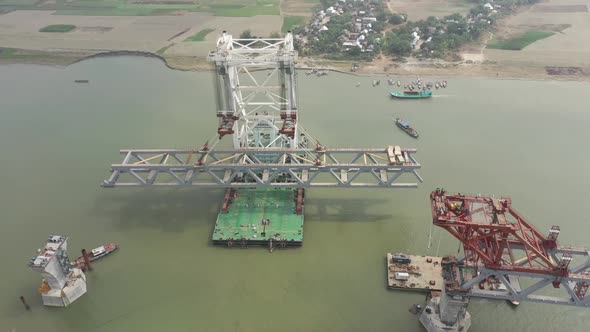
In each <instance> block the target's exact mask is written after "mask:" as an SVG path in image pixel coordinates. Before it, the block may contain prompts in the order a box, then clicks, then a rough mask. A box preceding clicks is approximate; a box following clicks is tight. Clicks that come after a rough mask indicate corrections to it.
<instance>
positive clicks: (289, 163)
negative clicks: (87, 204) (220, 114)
mask: <svg viewBox="0 0 590 332" xmlns="http://www.w3.org/2000/svg"><path fill="white" fill-rule="evenodd" d="M390 150H391V149H322V150H307V149H288V148H283V149H281V148H262V149H251V148H250V149H237V150H220V151H216V150H186V149H185V150H160V149H156V150H121V151H120V152H121V154H122V155H123V156H124V157H123V161H122V162H121V163H119V164H113V165H111V171H112V174H111V176H110V178H109V179H107V180H105V181H103V183H102V186H103V187H109V188H110V187H145V186H153V187H217V188H253V187H294V188H295V187H296V188H308V187H346V188H366V187H372V188H414V187H417V183H416V182H409V183H408V182H403V183H402V182H398V181H397V180H398V178H399V177H400V176H401V175H402V174H404V173H408V174H411V175H413V176H415V177H416V178H417V179H418V180H419V181H420V182H421V181H422V178H421V177H420V175H419V174H418V172H417V170H418V169H419V168H420V164H419V163H418V162H417V161H416V159H415V158H414V153H415V152H416V150H415V149H401V152H402V154H403V156H404V157H405V158H404V161H403V162H400V161H399V160H397V159H395V158H394V160H395V162H392V161H391V159H390V156H389V155H388V151H390ZM261 160H264V161H261ZM321 174H322V175H321ZM323 174H325V175H327V176H325V175H323ZM320 175H321V176H320ZM361 181H366V182H361Z"/></svg>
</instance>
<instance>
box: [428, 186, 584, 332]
mask: <svg viewBox="0 0 590 332" xmlns="http://www.w3.org/2000/svg"><path fill="white" fill-rule="evenodd" d="M430 202H431V207H432V222H433V224H434V225H436V226H438V227H441V228H443V229H445V230H446V231H447V232H449V233H450V234H451V235H453V236H454V237H455V238H457V239H458V240H459V241H461V243H462V245H463V251H464V253H465V257H463V258H459V259H458V258H456V257H455V256H447V257H443V259H442V262H441V265H442V270H443V281H444V285H443V287H442V292H441V294H438V295H433V297H432V298H431V300H430V301H429V303H428V306H427V307H426V309H425V310H424V311H423V312H422V314H421V315H420V322H421V323H422V325H423V326H424V327H425V328H426V330H427V331H428V332H443V331H444V332H449V331H456V332H459V331H461V332H466V331H467V330H468V329H469V327H470V326H471V316H470V315H469V313H468V312H467V306H468V304H469V299H470V298H471V297H482V298H492V299H501V300H508V301H510V302H511V303H513V304H518V303H519V302H521V301H531V302H540V303H552V304H561V305H571V306H577V307H590V296H586V295H587V294H586V293H587V291H588V286H589V285H590V251H589V250H588V249H584V248H573V247H562V246H560V245H558V243H557V237H558V236H559V232H560V229H559V227H558V226H553V227H551V229H550V230H549V234H548V235H547V236H545V235H544V234H543V233H541V232H539V231H538V230H537V229H536V228H535V227H533V225H532V224H531V223H529V222H528V221H527V220H525V219H524V217H523V216H522V215H520V214H519V213H518V212H517V211H516V210H515V209H514V208H513V207H512V200H511V199H510V198H495V197H484V196H481V195H462V194H447V192H446V191H445V190H444V189H437V190H435V191H434V192H432V193H431V194H430ZM521 282H522V285H524V286H525V287H521ZM433 309H434V310H433Z"/></svg>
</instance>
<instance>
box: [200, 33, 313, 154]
mask: <svg viewBox="0 0 590 332" xmlns="http://www.w3.org/2000/svg"><path fill="white" fill-rule="evenodd" d="M208 60H209V61H210V62H213V63H214V64H215V71H216V75H215V80H216V81H215V91H216V103H217V117H218V118H219V125H218V130H217V132H218V135H219V137H223V136H224V135H232V138H233V145H234V148H236V149H241V148H248V147H255V148H258V147H290V148H301V147H304V146H305V143H307V142H306V139H305V135H304V133H303V132H302V131H300V130H299V129H298V126H297V100H296V91H297V84H296V74H295V62H296V60H297V52H296V51H295V50H294V48H293V35H292V34H291V33H287V35H286V36H285V38H278V39H234V38H233V37H232V36H231V35H229V34H226V33H225V32H224V33H223V34H222V35H221V36H220V37H219V38H218V39H217V49H216V51H213V52H211V53H210V54H209V57H208Z"/></svg>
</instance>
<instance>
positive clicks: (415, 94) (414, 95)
mask: <svg viewBox="0 0 590 332" xmlns="http://www.w3.org/2000/svg"><path fill="white" fill-rule="evenodd" d="M389 94H390V95H391V96H392V97H393V98H399V99H423V98H430V97H432V91H428V90H424V91H404V92H395V91H392V92H390V93H389Z"/></svg>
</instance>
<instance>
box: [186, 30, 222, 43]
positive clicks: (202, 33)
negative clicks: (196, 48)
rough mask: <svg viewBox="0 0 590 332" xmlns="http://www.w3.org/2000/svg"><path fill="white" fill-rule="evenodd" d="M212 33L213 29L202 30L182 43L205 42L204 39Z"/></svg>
mask: <svg viewBox="0 0 590 332" xmlns="http://www.w3.org/2000/svg"><path fill="white" fill-rule="evenodd" d="M213 31H215V29H203V30H201V31H199V32H197V33H195V34H194V35H192V36H191V37H188V38H187V39H185V40H184V41H203V40H205V37H206V36H207V35H208V34H209V33H211V32H213Z"/></svg>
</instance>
